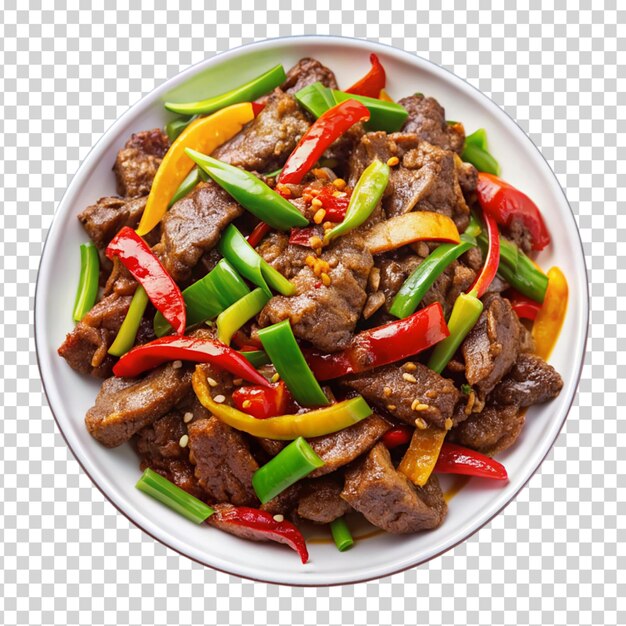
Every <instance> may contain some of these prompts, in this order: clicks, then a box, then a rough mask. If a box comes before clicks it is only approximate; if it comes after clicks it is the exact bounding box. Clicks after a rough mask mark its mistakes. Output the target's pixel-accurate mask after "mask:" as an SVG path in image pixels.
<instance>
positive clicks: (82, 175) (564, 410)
mask: <svg viewBox="0 0 626 626" xmlns="http://www.w3.org/2000/svg"><path fill="white" fill-rule="evenodd" d="M301 42H305V43H306V44H311V43H314V44H318V45H320V46H327V45H337V44H339V45H341V46H345V47H350V48H355V49H359V50H362V49H363V48H364V47H365V48H367V50H370V51H377V50H379V51H380V52H381V54H382V53H384V54H386V55H388V56H392V57H396V58H397V59H398V60H399V61H403V62H407V61H409V62H411V63H413V64H415V65H416V66H418V67H419V68H421V69H423V70H424V71H427V72H430V73H433V74H435V75H436V76H437V78H438V79H440V80H442V81H444V82H452V83H454V84H455V87H456V88H457V89H460V90H462V91H463V92H464V94H465V95H466V96H467V97H468V98H470V99H474V100H480V104H481V106H483V107H485V108H487V109H488V110H489V111H490V113H491V114H492V115H494V116H496V117H498V118H500V120H501V121H503V123H505V124H507V125H508V126H509V128H511V130H512V131H513V132H515V133H516V134H517V135H518V136H519V140H520V141H521V142H526V143H530V144H531V145H532V147H533V148H534V150H533V153H534V155H535V158H540V159H541V160H542V161H543V164H542V165H543V168H542V169H544V170H546V173H547V172H550V176H546V180H545V182H548V183H549V184H550V185H551V186H552V187H553V191H554V192H555V195H557V196H560V198H562V202H561V213H563V214H564V215H565V214H566V215H567V217H566V220H565V223H564V224H563V227H564V228H565V230H566V233H565V236H566V237H572V238H573V240H575V241H577V242H578V243H579V246H580V250H579V252H578V254H577V255H576V259H575V263H576V266H577V271H578V272H581V273H582V275H583V276H585V280H584V286H585V288H584V289H581V290H580V292H579V297H578V299H577V301H572V300H571V299H570V302H569V306H570V307H576V308H577V309H578V311H579V313H580V314H579V315H578V327H577V328H576V337H575V345H574V346H573V347H572V350H571V355H572V358H573V359H574V362H575V363H578V364H579V367H578V375H576V376H573V377H571V378H570V379H569V380H566V381H565V386H564V388H563V391H562V392H561V393H562V402H561V404H560V407H561V408H560V413H559V416H558V418H556V419H553V420H552V424H551V429H550V431H549V432H548V434H547V436H546V437H544V438H543V439H542V440H541V441H540V442H538V445H537V446H536V447H535V448H534V449H533V452H532V455H531V456H530V457H529V458H528V465H527V471H526V472H524V473H520V474H518V475H516V476H515V477H513V478H512V479H511V480H510V482H509V484H508V485H507V486H506V488H503V489H502V491H501V492H500V493H499V495H498V496H496V497H494V498H493V500H492V501H491V502H490V505H489V506H488V507H486V508H485V509H484V510H483V511H482V513H481V514H480V515H478V516H475V517H472V518H471V519H468V520H467V523H466V524H465V525H464V526H463V527H462V528H460V529H459V530H458V531H457V532H456V533H454V534H451V535H449V536H446V537H445V538H442V539H441V540H440V541H439V542H436V543H433V544H432V545H431V546H430V548H429V549H428V550H426V551H425V552H423V553H422V554H420V555H417V556H416V555H413V554H407V556H406V558H405V559H403V560H396V561H393V562H390V563H388V564H386V565H384V566H378V567H370V568H366V569H364V570H363V571H358V572H354V575H353V576H346V575H343V574H342V575H340V576H336V577H335V578H334V579H333V580H328V578H329V577H328V575H327V574H323V577H322V576H320V573H314V574H313V575H311V574H310V573H306V572H302V574H298V573H293V572H292V573H289V574H288V575H286V576H285V575H280V573H278V572H275V571H272V572H267V571H264V570H262V569H260V568H258V567H257V568H255V567H252V566H251V567H240V566H233V564H232V563H230V562H228V561H226V560H222V559H216V558H208V557H207V555H206V554H205V553H203V552H201V551H199V550H194V549H193V547H190V546H188V545H187V544H184V542H181V541H180V540H179V538H178V537H175V536H172V535H170V534H169V533H167V532H164V531H163V529H162V528H161V527H160V526H159V524H158V523H156V522H155V520H153V519H151V518H149V517H147V516H146V515H144V514H143V512H142V511H141V510H140V509H138V508H132V507H127V506H125V505H124V503H123V502H122V501H121V499H120V497H119V494H118V493H117V491H116V488H115V486H114V485H113V484H112V483H111V482H109V481H108V480H106V479H104V477H102V476H101V475H99V471H98V469H97V468H96V467H95V466H94V465H93V463H92V461H91V460H90V458H89V455H88V454H87V453H86V450H85V449H84V448H83V447H82V445H81V444H80V442H79V441H77V440H75V438H74V437H73V435H72V433H71V431H69V429H68V430H64V428H63V426H62V423H63V421H64V420H67V419H68V417H67V416H66V415H65V410H64V408H63V404H62V402H61V398H60V390H59V389H56V388H55V387H53V386H51V385H48V386H46V384H45V380H46V377H47V373H48V372H50V371H51V368H54V366H55V364H54V363H53V362H52V360H51V357H50V354H49V353H48V352H47V351H42V350H40V349H39V348H40V346H45V345H48V342H49V338H48V335H47V330H46V325H45V324H44V323H43V320H44V316H45V314H46V311H45V308H44V306H43V304H41V303H45V302H47V300H48V290H49V289H50V288H51V285H53V281H52V280H51V278H52V272H53V268H54V264H53V263H51V262H50V259H49V258H48V257H47V256H46V252H47V251H48V249H49V248H50V247H51V246H50V242H51V241H56V239H57V238H58V237H59V236H60V234H61V233H60V232H59V231H60V229H61V221H62V220H60V219H57V218H58V216H60V215H64V214H65V213H66V212H67V211H68V210H69V208H70V207H72V205H73V203H74V198H75V196H76V195H77V193H78V191H79V190H80V189H81V187H82V186H83V184H84V183H85V182H86V180H87V178H88V176H89V175H90V174H91V170H92V169H93V167H94V165H95V164H96V163H97V162H98V161H99V160H100V158H101V156H102V154H103V153H104V152H105V150H106V149H107V147H108V144H109V143H110V138H111V137H115V136H116V134H117V133H118V131H119V130H121V129H122V127H124V126H125V125H126V124H127V123H128V121H129V120H131V119H132V118H134V117H136V116H140V115H141V114H142V113H143V112H145V111H146V110H147V109H148V108H149V107H150V106H151V105H152V103H153V102H154V101H155V100H157V99H160V98H161V97H162V96H163V95H164V94H165V93H167V92H170V91H171V90H172V89H174V88H176V87H178V86H180V85H182V84H183V83H184V82H185V81H187V80H188V79H189V78H191V77H192V76H194V75H196V74H197V73H199V72H201V71H203V70H206V69H207V68H209V67H211V66H214V65H218V64H220V63H222V62H223V61H225V60H228V59H233V58H236V57H237V56H241V55H244V54H248V53H249V52H250V50H251V49H256V50H258V51H261V50H266V49H271V48H280V47H281V46H286V45H298V43H301ZM444 104H445V103H444ZM513 126H514V127H515V128H513ZM564 208H565V210H563V209H564ZM586 276H587V274H586V268H585V262H584V254H583V250H582V243H581V242H580V235H579V232H578V229H577V227H576V223H575V220H574V216H573V214H572V212H571V208H570V207H569V204H568V203H567V199H566V198H565V195H564V193H563V190H562V189H561V187H560V185H559V183H558V181H557V179H556V176H555V175H554V173H553V172H552V170H551V169H550V167H549V165H548V164H547V162H546V161H545V159H543V156H542V155H541V153H540V152H539V150H538V149H537V148H536V147H535V146H534V144H533V143H532V141H531V140H530V139H529V138H528V137H527V135H526V134H525V133H524V131H522V129H521V128H520V127H519V126H518V125H517V124H516V123H515V122H514V120H512V118H510V117H509V116H508V114H506V112H504V111H503V110H502V109H500V108H499V107H498V106H497V105H496V104H495V103H494V102H493V101H491V100H490V99H489V98H488V97H487V96H485V95H484V94H482V93H481V92H480V91H478V89H476V88H474V87H473V86H471V85H470V84H469V83H467V82H465V81H464V80H463V79H461V78H459V77H457V76H455V75H454V74H452V73H451V72H449V71H448V70H445V69H444V68H441V67H439V66H437V65H435V64H434V63H432V62H430V61H427V60H425V59H422V58H420V57H417V56H415V55H412V54H410V53H407V52H404V51H401V50H398V49H395V48H392V47H390V46H386V45H383V44H380V43H374V42H369V41H368V42H365V41H361V40H358V39H348V38H343V37H331V36H317V35H312V36H298V37H287V38H278V39H272V40H265V41H262V42H255V43H251V44H246V45H244V46H241V47H238V48H235V49H233V50H230V51H228V52H224V53H222V54H218V55H216V56H214V57H212V58H210V59H206V60H204V61H202V62H200V63H198V64H196V65H194V66H192V67H190V68H188V69H187V70H185V71H183V72H182V73H180V74H179V75H177V76H175V77H173V78H171V79H169V80H167V81H166V82H165V83H164V84H163V85H161V86H159V87H158V88H156V89H155V90H154V91H152V92H151V93H149V94H148V95H146V96H145V97H143V98H142V99H141V100H140V101H139V102H137V103H136V104H135V105H133V106H132V107H131V108H130V109H129V110H128V111H126V112H125V113H124V114H123V115H122V116H121V117H120V118H119V119H118V120H117V121H116V122H115V123H114V124H113V125H112V126H111V127H110V128H109V129H108V130H107V131H106V132H105V133H104V135H103V136H102V138H101V139H100V140H99V141H98V142H97V144H96V145H95V146H94V148H93V149H92V150H91V152H90V153H89V154H88V155H87V157H86V159H85V160H84V162H83V163H82V164H81V166H80V168H79V170H78V172H77V174H76V175H75V176H74V178H73V180H72V181H71V183H70V185H69V187H68V189H67V191H66V193H65V194H64V196H63V198H62V200H61V202H60V204H59V207H58V209H57V212H56V214H55V219H54V220H53V223H52V225H51V227H50V230H49V232H48V235H47V238H46V244H45V246H44V250H43V253H42V259H41V264H40V271H39V275H38V279H37V288H36V294H35V340H36V346H37V354H38V363H39V368H40V373H41V376H42V381H43V382H44V389H45V392H46V395H47V398H48V402H49V406H50V408H51V410H52V413H53V415H54V417H55V420H56V422H57V424H58V426H59V429H60V430H61V433H62V434H63V436H64V438H65V440H66V442H67V444H68V446H69V447H70V449H71V451H72V453H73V454H74V456H75V457H76V459H77V460H78V462H79V463H80V465H81V466H82V468H83V469H84V470H85V472H86V473H87V475H88V476H89V477H90V478H91V480H92V481H93V482H94V484H95V485H96V486H97V487H98V488H99V489H100V490H101V491H102V493H103V494H104V495H105V497H107V498H108V499H109V500H110V501H111V502H112V503H113V505H114V506H116V508H118V510H119V511H120V512H122V513H123V514H124V515H125V516H126V517H127V518H128V519H129V520H130V521H131V522H133V523H134V524H136V525H137V526H139V527H140V528H141V529H142V530H144V531H145V532H147V533H148V534H150V535H151V536H152V537H154V538H155V539H158V540H159V541H160V542H162V543H163V544H165V545H166V546H168V547H170V548H172V549H174V550H176V551H177V552H179V553H181V554H183V555H185V556H188V557H189V558H192V559H193V560H196V561H197V562H199V563H202V564H204V565H207V566H210V567H213V568H215V569H218V570H221V571H224V572H227V573H231V574H236V575H239V576H242V577H246V578H251V579H255V580H262V581H267V582H275V583H280V584H291V585H313V586H316V585H329V584H347V583H355V582H361V581H365V580H371V579H375V578H379V577H382V576H386V575H389V574H393V573H396V572H399V571H402V570H404V569H407V568H410V567H413V566H416V565H419V564H421V563H424V562H426V561H428V560H430V559H432V558H433V557H435V556H438V555H440V554H442V553H443V552H445V551H447V550H449V549H450V548H452V547H453V546H455V545H457V544H458V543H461V542H462V541H464V540H465V539H467V538H468V537H469V536H471V535H472V534H473V533H475V532H476V531H477V530H478V529H480V528H481V527H482V526H484V525H485V524H487V523H488V522H489V521H490V520H491V519H492V518H493V517H495V516H496V515H497V514H498V513H499V512H500V511H501V510H502V509H503V508H504V507H505V506H506V505H507V504H508V503H509V502H511V501H512V500H513V499H514V498H515V496H516V495H517V494H518V493H519V491H520V490H521V489H522V487H523V486H524V485H525V484H526V483H527V482H528V480H529V479H530V478H531V477H532V475H533V474H534V473H535V471H536V470H537V468H538V467H539V465H540V464H541V462H542V461H543V459H544V458H545V457H546V455H547V454H548V453H549V451H550V449H551V447H552V445H553V444H554V442H555V440H556V438H557V436H558V434H559V432H560V430H561V428H562V425H563V423H564V421H565V419H566V417H567V414H568V412H569V409H570V408H571V404H572V402H573V398H574V395H575V392H576V388H577V385H578V381H579V378H580V372H581V370H582V364H583V355H584V350H585V344H586V338H587V326H588V315H589V313H588V288H587V280H586ZM251 549H253V547H251Z"/></svg>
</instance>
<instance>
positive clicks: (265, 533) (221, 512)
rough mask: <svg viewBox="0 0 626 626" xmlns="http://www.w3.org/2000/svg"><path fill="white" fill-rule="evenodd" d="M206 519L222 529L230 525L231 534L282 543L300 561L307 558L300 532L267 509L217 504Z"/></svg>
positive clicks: (307, 554) (305, 560) (304, 561)
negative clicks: (294, 553)
mask: <svg viewBox="0 0 626 626" xmlns="http://www.w3.org/2000/svg"><path fill="white" fill-rule="evenodd" d="M207 521H208V522H209V524H212V525H215V526H217V527H218V528H223V529H224V530H227V528H228V526H231V527H233V534H237V535H240V536H244V537H246V538H247V539H256V540H266V539H269V540H270V541H277V542H278V543H284V544H286V545H288V546H289V547H290V548H291V549H292V550H295V551H296V552H297V553H298V554H299V555H300V559H302V563H306V562H307V561H308V560H309V552H308V550H307V548H306V542H305V541H304V537H303V536H302V533H301V532H300V531H299V530H298V529H297V528H296V527H295V526H294V525H293V524H292V523H291V522H288V521H286V520H283V521H282V522H277V521H276V520H275V519H274V516H273V515H272V514H271V513H268V512H267V511H261V510H260V509H252V508H250V507H247V506H224V505H218V506H216V507H215V513H213V515H211V517H209V519H208V520H207ZM237 529H240V532H237ZM242 531H243V532H242Z"/></svg>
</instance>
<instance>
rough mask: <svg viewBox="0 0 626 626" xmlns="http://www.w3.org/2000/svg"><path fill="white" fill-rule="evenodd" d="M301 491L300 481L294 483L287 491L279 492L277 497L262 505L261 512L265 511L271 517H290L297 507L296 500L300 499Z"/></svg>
mask: <svg viewBox="0 0 626 626" xmlns="http://www.w3.org/2000/svg"><path fill="white" fill-rule="evenodd" d="M301 490H302V482H301V481H300V482H297V483H294V484H293V485H289V487H287V489H285V490H284V491H281V492H280V493H279V494H278V495H277V496H274V497H273V498H272V499H271V500H268V501H267V502H266V503H265V504H262V505H261V510H262V511H267V512H268V513H271V514H272V515H284V516H290V517H291V516H292V514H293V512H294V511H295V509H296V507H297V506H298V498H299V497H300V491H301Z"/></svg>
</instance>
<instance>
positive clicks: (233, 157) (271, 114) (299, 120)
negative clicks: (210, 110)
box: [212, 88, 310, 172]
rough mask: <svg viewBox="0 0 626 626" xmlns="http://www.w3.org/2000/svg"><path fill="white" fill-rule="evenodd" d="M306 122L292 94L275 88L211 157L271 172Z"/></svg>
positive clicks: (302, 132) (293, 143)
mask: <svg viewBox="0 0 626 626" xmlns="http://www.w3.org/2000/svg"><path fill="white" fill-rule="evenodd" d="M309 125H310V124H309V121H308V119H307V117H306V114H305V113H304V111H302V109H300V107H299V105H298V103H297V102H296V100H295V99H294V98H293V96H291V95H289V94H286V93H284V92H283V91H282V90H281V89H279V88H277V89H276V90H275V91H274V93H272V95H271V96H270V97H269V98H268V99H267V103H266V105H265V108H264V109H263V110H262V111H261V113H259V115H258V116H257V117H256V119H255V120H254V121H252V122H250V124H248V125H247V126H246V127H245V128H244V129H243V130H242V131H241V132H240V133H239V134H237V135H236V136H235V137H233V138H232V139H231V140H230V141H227V142H226V143H225V144H224V145H222V146H220V147H219V148H218V149H217V150H215V151H214V152H213V154H212V156H214V157H215V158H216V159H220V160H221V161H226V162H227V163H230V164H232V165H237V166H238V167H243V168H244V169H246V170H256V171H257V172H271V171H273V170H275V169H277V168H279V167H282V166H283V165H284V163H285V161H286V160H287V157H288V156H289V155H290V154H291V152H292V151H293V149H294V148H295V147H296V144H297V143H298V141H299V140H300V138H301V137H302V135H304V133H305V132H306V131H307V130H308V128H309Z"/></svg>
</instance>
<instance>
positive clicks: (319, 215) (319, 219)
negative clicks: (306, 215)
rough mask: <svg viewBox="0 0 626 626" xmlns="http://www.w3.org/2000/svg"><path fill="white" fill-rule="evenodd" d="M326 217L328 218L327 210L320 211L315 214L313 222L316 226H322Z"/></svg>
mask: <svg viewBox="0 0 626 626" xmlns="http://www.w3.org/2000/svg"><path fill="white" fill-rule="evenodd" d="M325 217H326V210H325V209H318V210H317V211H316V212H315V215H314V216H313V221H314V222H315V223H316V224H321V223H322V222H323V221H324V218H325Z"/></svg>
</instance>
